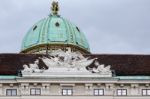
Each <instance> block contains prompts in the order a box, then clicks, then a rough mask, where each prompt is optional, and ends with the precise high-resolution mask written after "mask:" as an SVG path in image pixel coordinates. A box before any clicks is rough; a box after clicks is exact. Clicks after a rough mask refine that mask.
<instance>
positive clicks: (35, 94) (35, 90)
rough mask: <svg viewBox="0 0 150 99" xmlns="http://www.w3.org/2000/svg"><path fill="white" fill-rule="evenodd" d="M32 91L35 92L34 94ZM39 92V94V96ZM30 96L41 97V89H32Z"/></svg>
mask: <svg viewBox="0 0 150 99" xmlns="http://www.w3.org/2000/svg"><path fill="white" fill-rule="evenodd" d="M32 91H34V94H33V93H32ZM37 91H39V94H37ZM30 95H32V96H40V95H41V88H30Z"/></svg>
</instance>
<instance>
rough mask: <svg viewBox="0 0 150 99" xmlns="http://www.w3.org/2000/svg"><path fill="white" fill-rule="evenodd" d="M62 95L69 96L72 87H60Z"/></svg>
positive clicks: (71, 92)
mask: <svg viewBox="0 0 150 99" xmlns="http://www.w3.org/2000/svg"><path fill="white" fill-rule="evenodd" d="M62 95H63V96H71V95H73V90H72V89H62Z"/></svg>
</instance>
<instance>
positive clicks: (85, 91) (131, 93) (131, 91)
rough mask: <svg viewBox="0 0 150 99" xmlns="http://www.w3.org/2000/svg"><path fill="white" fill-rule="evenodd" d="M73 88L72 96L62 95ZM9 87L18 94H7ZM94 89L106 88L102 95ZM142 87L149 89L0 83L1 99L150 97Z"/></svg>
mask: <svg viewBox="0 0 150 99" xmlns="http://www.w3.org/2000/svg"><path fill="white" fill-rule="evenodd" d="M34 88H39V89H40V95H31V89H34ZM64 88H72V90H73V94H72V95H71V96H64V95H62V89H64ZM7 89H17V96H7V94H6V90H7ZM94 89H102V90H104V94H103V95H102V96H95V95H94ZM118 89H125V90H127V94H126V95H124V96H118V93H117V90H118ZM142 89H149V90H150V84H149V83H147V81H145V83H144V82H143V83H128V84H127V83H118V82H117V83H88V82H85V83H48V82H45V83H39V82H38V83H35V82H33V83H27V82H24V83H17V82H16V83H10V82H9V83H7V82H5V83H2V84H1V85H0V99H17V98H18V99H34V98H36V99H41V98H42V99H54V98H55V99H63V98H64V99H67V98H68V99H70V98H72V99H73V98H75V99H99V98H102V99H150V95H147V96H142Z"/></svg>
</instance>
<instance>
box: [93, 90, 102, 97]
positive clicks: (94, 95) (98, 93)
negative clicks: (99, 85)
mask: <svg viewBox="0 0 150 99" xmlns="http://www.w3.org/2000/svg"><path fill="white" fill-rule="evenodd" d="M96 90H97V91H98V94H96V93H95V91H96ZM100 91H102V94H100ZM93 94H94V96H104V89H94V91H93Z"/></svg>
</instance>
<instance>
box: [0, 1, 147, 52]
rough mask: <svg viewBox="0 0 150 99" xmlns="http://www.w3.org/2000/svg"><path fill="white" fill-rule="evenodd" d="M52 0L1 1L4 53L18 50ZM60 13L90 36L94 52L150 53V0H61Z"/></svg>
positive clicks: (0, 36)
mask: <svg viewBox="0 0 150 99" xmlns="http://www.w3.org/2000/svg"><path fill="white" fill-rule="evenodd" d="M51 2H52V0H0V53H18V52H20V49H21V42H22V39H23V37H24V36H25V34H26V32H27V31H28V29H29V28H30V27H31V26H32V25H33V24H34V23H36V22H37V21H39V20H41V19H42V18H45V17H46V16H47V15H49V14H50V4H51ZM59 4H60V12H59V13H60V15H61V16H62V17H64V18H66V19H68V20H70V21H71V22H73V23H74V24H76V25H77V26H78V27H79V28H80V29H81V30H82V31H83V32H84V34H85V35H86V37H87V39H88V41H89V44H90V48H91V52H92V53H99V54H101V53H109V54H110V53H114V54H116V53H117V54H150V0H59Z"/></svg>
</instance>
